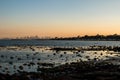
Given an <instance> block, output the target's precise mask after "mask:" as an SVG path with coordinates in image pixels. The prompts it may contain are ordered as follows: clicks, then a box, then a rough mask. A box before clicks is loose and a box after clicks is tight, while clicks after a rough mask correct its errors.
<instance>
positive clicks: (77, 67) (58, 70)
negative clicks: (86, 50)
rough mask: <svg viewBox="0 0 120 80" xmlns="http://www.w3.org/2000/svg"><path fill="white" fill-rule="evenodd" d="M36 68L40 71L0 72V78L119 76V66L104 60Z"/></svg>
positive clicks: (110, 79) (104, 79)
mask: <svg viewBox="0 0 120 80" xmlns="http://www.w3.org/2000/svg"><path fill="white" fill-rule="evenodd" d="M38 70H40V71H41V72H19V73H17V74H13V75H9V74H0V80H119V78H120V66H119V65H113V64H112V63H110V62H106V61H101V62H93V61H89V62H88V61H87V62H86V61H84V62H76V63H71V64H65V65H61V66H58V67H54V68H47V69H46V68H38Z"/></svg>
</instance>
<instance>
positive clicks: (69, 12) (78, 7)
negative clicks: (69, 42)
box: [0, 0, 120, 38]
mask: <svg viewBox="0 0 120 80" xmlns="http://www.w3.org/2000/svg"><path fill="white" fill-rule="evenodd" d="M119 3H120V0H1V1H0V38H15V37H24V36H35V35H38V36H39V37H47V36H49V37H56V36H57V37H70V36H77V35H80V36H82V35H96V34H102V35H109V34H120V32H119V30H120V22H119V21H120V15H119V14H120V5H119Z"/></svg>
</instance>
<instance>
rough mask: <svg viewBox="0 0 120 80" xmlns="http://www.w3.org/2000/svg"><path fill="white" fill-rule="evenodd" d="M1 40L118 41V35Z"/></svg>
mask: <svg viewBox="0 0 120 80" xmlns="http://www.w3.org/2000/svg"><path fill="white" fill-rule="evenodd" d="M2 40H81V41H82V40H83V41H120V35H118V34H113V35H107V36H105V35H99V34H97V35H94V36H89V35H85V36H76V37H54V38H50V37H46V38H39V37H38V36H35V37H22V38H14V39H12V38H11V39H10V38H5V39H2Z"/></svg>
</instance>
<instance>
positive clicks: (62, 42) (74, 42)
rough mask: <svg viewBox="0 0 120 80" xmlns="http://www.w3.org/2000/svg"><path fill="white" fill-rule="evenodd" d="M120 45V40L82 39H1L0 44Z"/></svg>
mask: <svg viewBox="0 0 120 80" xmlns="http://www.w3.org/2000/svg"><path fill="white" fill-rule="evenodd" d="M93 45H95V46H120V41H80V40H0V46H48V47H80V46H93Z"/></svg>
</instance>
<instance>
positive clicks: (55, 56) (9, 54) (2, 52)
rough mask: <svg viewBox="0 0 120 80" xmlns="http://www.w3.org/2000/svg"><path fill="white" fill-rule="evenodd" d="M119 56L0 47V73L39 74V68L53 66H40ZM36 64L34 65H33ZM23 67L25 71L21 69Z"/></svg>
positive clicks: (104, 53)
mask: <svg viewBox="0 0 120 80" xmlns="http://www.w3.org/2000/svg"><path fill="white" fill-rule="evenodd" d="M116 55H118V54H116V53H114V52H113V51H80V52H79V51H59V52H56V51H54V50H50V47H40V46H32V47H31V46H26V47H22V46H21V47H17V46H8V47H0V73H8V74H13V73H18V72H19V71H27V72H37V68H40V67H44V68H49V67H53V66H49V65H46V66H43V65H38V63H39V64H41V63H46V64H47V63H50V64H53V65H54V66H59V65H62V64H65V63H71V62H80V61H88V60H94V61H100V60H106V59H108V58H109V57H114V56H116ZM31 63H34V64H31ZM20 66H22V68H23V69H20V68H19V67H20Z"/></svg>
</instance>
